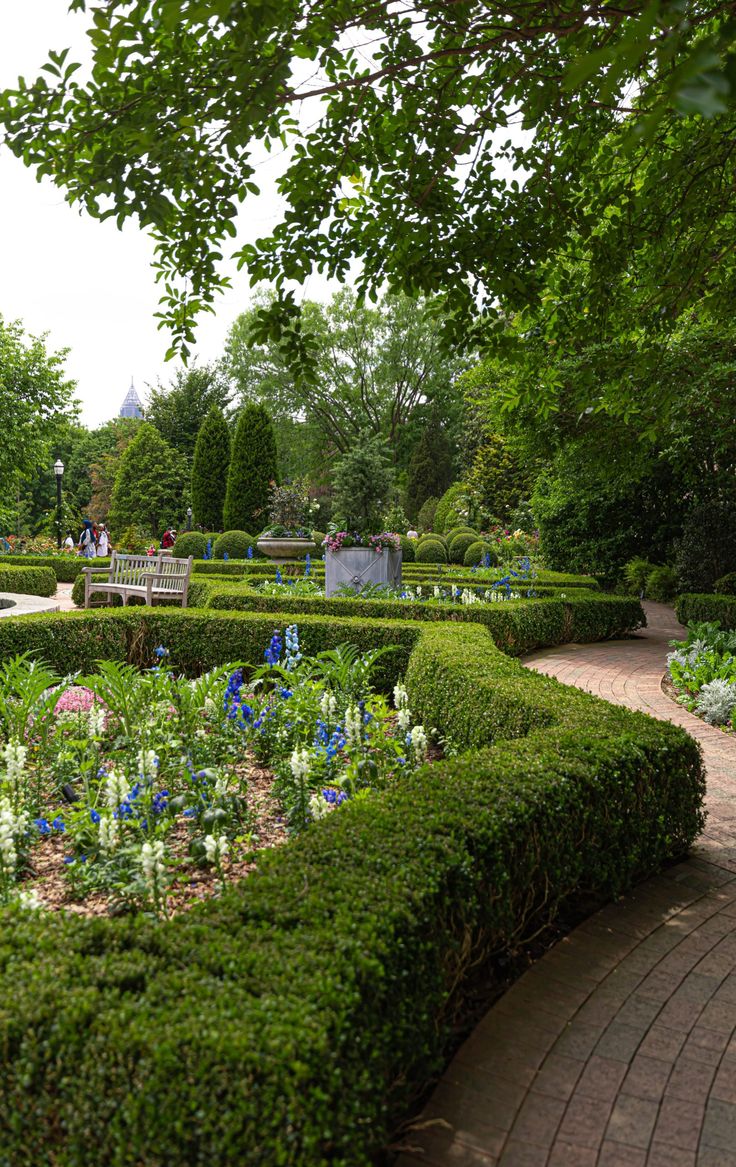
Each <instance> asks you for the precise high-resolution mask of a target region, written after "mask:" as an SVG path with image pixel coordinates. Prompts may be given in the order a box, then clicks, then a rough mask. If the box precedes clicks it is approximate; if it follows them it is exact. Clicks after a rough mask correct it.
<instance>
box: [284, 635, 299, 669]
mask: <svg viewBox="0 0 736 1167" xmlns="http://www.w3.org/2000/svg"><path fill="white" fill-rule="evenodd" d="M301 659H302V654H301V652H300V651H299V625H298V624H290V625H289V626H288V628H287V629H286V668H287V669H288V671H289V672H293V670H294V669H295V668H296V667H297V665H298V664H299V661H300V660H301Z"/></svg>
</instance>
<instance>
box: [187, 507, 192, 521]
mask: <svg viewBox="0 0 736 1167" xmlns="http://www.w3.org/2000/svg"><path fill="white" fill-rule="evenodd" d="M191 517H192V508H191V507H187V518H188V519H191Z"/></svg>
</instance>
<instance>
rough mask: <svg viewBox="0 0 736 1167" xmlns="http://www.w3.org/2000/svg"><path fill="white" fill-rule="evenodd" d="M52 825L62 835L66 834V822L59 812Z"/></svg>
mask: <svg viewBox="0 0 736 1167" xmlns="http://www.w3.org/2000/svg"><path fill="white" fill-rule="evenodd" d="M51 826H52V827H53V828H54V830H55V831H59V833H60V834H62V835H63V834H64V831H65V830H66V823H65V822H64V820H63V818H62V817H61V815H59V814H57V816H56V818H55V819H54V820H53V822H52V823H51Z"/></svg>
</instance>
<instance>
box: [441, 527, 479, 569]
mask: <svg viewBox="0 0 736 1167" xmlns="http://www.w3.org/2000/svg"><path fill="white" fill-rule="evenodd" d="M478 542H480V540H479V537H478V535H477V533H476V532H467V531H466V532H464V533H462V534H460V535H456V536H455V538H454V539H451V540H450V550H449V553H448V555H449V559H450V563H465V552H466V551H467V550H468V547H472V546H473V544H474V543H478Z"/></svg>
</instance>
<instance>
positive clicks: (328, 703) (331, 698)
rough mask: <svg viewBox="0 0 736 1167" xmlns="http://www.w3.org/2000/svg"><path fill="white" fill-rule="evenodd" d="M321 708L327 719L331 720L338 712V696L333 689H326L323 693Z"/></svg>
mask: <svg viewBox="0 0 736 1167" xmlns="http://www.w3.org/2000/svg"><path fill="white" fill-rule="evenodd" d="M319 708H320V712H321V714H322V716H323V717H324V719H325V721H329V720H330V719H331V718H332V717H334V716H335V713H336V712H337V697H336V696H335V694H334V693H333V692H332V690H331V689H325V691H324V693H323V694H322V697H321V700H320V703H319Z"/></svg>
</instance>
